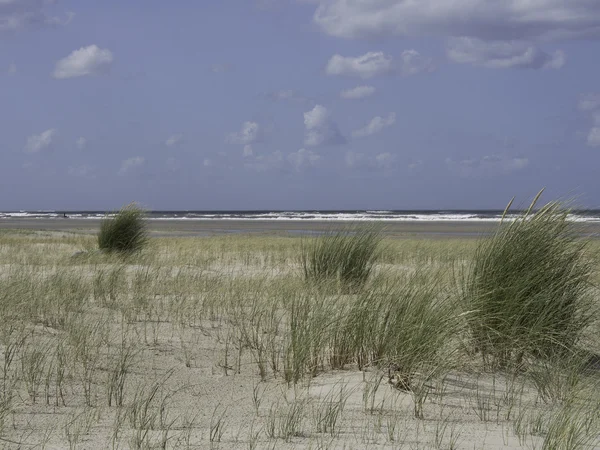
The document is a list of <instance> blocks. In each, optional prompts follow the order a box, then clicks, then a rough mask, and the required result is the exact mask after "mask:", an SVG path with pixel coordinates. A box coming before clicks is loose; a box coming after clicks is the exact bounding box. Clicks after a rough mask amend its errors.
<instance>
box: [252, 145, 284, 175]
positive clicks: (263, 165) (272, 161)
mask: <svg viewBox="0 0 600 450" xmlns="http://www.w3.org/2000/svg"><path fill="white" fill-rule="evenodd" d="M283 164H284V159H283V153H281V152H280V151H279V150H277V151H275V152H273V153H271V154H268V155H260V156H256V157H255V158H253V159H251V160H249V161H246V162H245V163H244V167H246V168H247V169H251V170H256V171H257V172H265V171H267V170H281V169H282V168H283Z"/></svg>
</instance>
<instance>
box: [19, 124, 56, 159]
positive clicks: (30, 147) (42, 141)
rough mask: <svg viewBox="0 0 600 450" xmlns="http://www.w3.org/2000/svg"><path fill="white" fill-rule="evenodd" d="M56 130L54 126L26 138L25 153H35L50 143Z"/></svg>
mask: <svg viewBox="0 0 600 450" xmlns="http://www.w3.org/2000/svg"><path fill="white" fill-rule="evenodd" d="M56 134H57V131H56V129H54V128H50V129H49V130H46V131H43V132H42V133H40V134H34V135H31V136H29V137H28V138H27V142H26V143H25V152H26V153H37V152H39V151H41V150H44V149H45V148H48V147H49V146H50V145H51V144H52V139H54V138H55V137H56Z"/></svg>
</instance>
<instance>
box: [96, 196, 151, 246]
mask: <svg viewBox="0 0 600 450" xmlns="http://www.w3.org/2000/svg"><path fill="white" fill-rule="evenodd" d="M147 242H148V233H147V230H146V224H145V223H144V211H143V210H142V209H140V208H139V207H138V206H137V205H135V204H134V203H131V204H129V205H127V206H124V207H123V208H121V210H120V211H118V212H117V213H116V214H115V216H114V217H107V218H105V219H103V220H102V223H101V225H100V232H99V233H98V247H99V248H100V249H101V250H106V251H110V252H112V251H115V252H119V253H132V252H135V251H139V250H141V249H142V248H143V247H144V246H145V245H146V244H147Z"/></svg>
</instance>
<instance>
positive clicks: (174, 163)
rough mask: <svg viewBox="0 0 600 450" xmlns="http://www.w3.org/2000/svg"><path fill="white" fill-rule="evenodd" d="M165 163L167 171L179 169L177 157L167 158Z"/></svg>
mask: <svg viewBox="0 0 600 450" xmlns="http://www.w3.org/2000/svg"><path fill="white" fill-rule="evenodd" d="M165 165H166V166H167V170H168V171H169V172H177V171H178V170H179V169H181V164H180V163H179V161H178V160H177V158H173V157H172V156H171V157H169V158H167V160H166V161H165Z"/></svg>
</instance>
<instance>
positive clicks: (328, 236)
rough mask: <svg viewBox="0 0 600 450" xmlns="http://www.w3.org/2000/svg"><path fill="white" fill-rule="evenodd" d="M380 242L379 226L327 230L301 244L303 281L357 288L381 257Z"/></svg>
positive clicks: (363, 282) (365, 279)
mask: <svg viewBox="0 0 600 450" xmlns="http://www.w3.org/2000/svg"><path fill="white" fill-rule="evenodd" d="M381 240H382V235H381V229H380V228H379V227H378V226H376V225H365V226H356V225H351V226H347V227H345V228H343V229H341V230H337V231H329V232H327V233H325V234H324V235H322V236H318V237H315V238H313V239H311V240H309V241H308V242H305V241H303V243H302V251H301V262H302V269H303V271H304V278H305V279H306V280H307V281H314V282H337V283H339V284H341V285H343V286H345V287H347V288H360V287H362V286H363V285H364V284H365V283H366V281H367V280H368V278H369V276H370V275H371V272H372V270H373V266H374V264H375V262H376V260H377V258H378V256H379V254H380V252H379V246H380V243H381Z"/></svg>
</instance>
